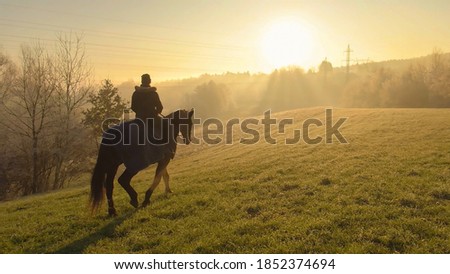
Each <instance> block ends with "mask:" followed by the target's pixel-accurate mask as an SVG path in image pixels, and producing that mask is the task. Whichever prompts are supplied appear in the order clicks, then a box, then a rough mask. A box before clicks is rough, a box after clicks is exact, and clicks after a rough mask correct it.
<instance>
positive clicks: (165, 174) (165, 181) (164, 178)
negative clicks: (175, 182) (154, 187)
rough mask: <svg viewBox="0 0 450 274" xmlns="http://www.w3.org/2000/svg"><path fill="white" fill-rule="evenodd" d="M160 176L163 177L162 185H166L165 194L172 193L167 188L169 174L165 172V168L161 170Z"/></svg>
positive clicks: (168, 187)
mask: <svg viewBox="0 0 450 274" xmlns="http://www.w3.org/2000/svg"><path fill="white" fill-rule="evenodd" d="M162 176H163V180H164V184H165V185H166V194H169V193H173V192H172V190H171V189H170V186H169V179H170V176H169V173H168V172H167V167H166V168H165V169H164V170H163V174H162Z"/></svg>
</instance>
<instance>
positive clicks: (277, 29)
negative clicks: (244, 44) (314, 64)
mask: <svg viewBox="0 0 450 274" xmlns="http://www.w3.org/2000/svg"><path fill="white" fill-rule="evenodd" d="M312 50H313V38H312V35H311V33H310V30H309V29H308V28H307V27H306V25H305V24H301V23H300V22H299V21H296V20H284V21H279V22H276V23H272V24H271V25H269V26H268V28H267V29H265V30H264V34H263V37H262V42H261V51H262V55H263V57H264V59H265V61H266V63H267V65H269V66H270V67H271V69H274V68H279V67H283V66H289V65H297V66H302V67H306V66H307V65H309V64H308V63H309V62H310V59H311V54H312Z"/></svg>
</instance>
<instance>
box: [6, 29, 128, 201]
mask: <svg viewBox="0 0 450 274" xmlns="http://www.w3.org/2000/svg"><path fill="white" fill-rule="evenodd" d="M57 38H58V39H57V43H56V45H55V48H56V51H53V53H52V54H50V53H49V51H48V50H47V49H46V48H44V47H43V46H42V45H41V44H40V43H36V44H34V45H23V46H22V48H21V52H20V56H19V61H18V62H14V61H13V60H12V59H11V58H10V57H9V56H7V55H6V54H4V53H1V52H0V106H1V108H0V115H1V119H0V163H1V165H0V198H8V197H14V196H17V195H29V194H34V193H40V192H46V191H49V190H55V189H61V188H63V187H65V186H67V185H68V184H69V183H70V181H71V180H72V179H74V178H78V177H79V176H80V174H81V173H85V172H88V171H90V169H91V168H92V163H90V162H89V161H88V159H89V157H92V156H93V155H94V154H95V144H96V139H98V137H99V135H100V136H101V130H100V129H99V127H101V126H102V121H103V120H104V119H105V117H106V115H110V116H109V117H120V116H121V115H122V112H123V109H125V108H126V102H124V101H123V100H122V99H121V98H120V96H119V95H118V93H117V89H116V88H115V87H114V86H113V85H112V83H111V81H110V80H105V81H103V85H102V87H101V88H100V89H99V90H97V91H96V88H97V85H96V84H95V83H94V81H93V73H92V66H90V64H89V62H88V60H87V58H86V55H85V48H84V44H83V42H82V37H81V36H77V35H72V34H67V35H59V36H58V37H57Z"/></svg>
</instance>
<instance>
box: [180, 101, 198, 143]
mask: <svg viewBox="0 0 450 274" xmlns="http://www.w3.org/2000/svg"><path fill="white" fill-rule="evenodd" d="M176 116H177V117H176V118H177V120H178V128H179V130H180V132H181V135H182V137H183V139H184V143H185V144H186V145H189V143H190V142H191V132H192V125H193V122H192V117H193V116H194V109H191V111H187V110H184V109H183V110H179V111H178V115H176Z"/></svg>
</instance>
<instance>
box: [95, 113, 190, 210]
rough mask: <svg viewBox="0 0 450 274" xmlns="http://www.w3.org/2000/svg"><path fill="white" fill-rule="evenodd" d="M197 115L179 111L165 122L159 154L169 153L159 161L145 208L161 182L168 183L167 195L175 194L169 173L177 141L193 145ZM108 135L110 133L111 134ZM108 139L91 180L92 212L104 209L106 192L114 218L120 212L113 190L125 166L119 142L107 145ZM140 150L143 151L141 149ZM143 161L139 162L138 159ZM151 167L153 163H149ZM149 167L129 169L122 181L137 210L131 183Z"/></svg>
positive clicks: (170, 115)
mask: <svg viewBox="0 0 450 274" xmlns="http://www.w3.org/2000/svg"><path fill="white" fill-rule="evenodd" d="M193 114H194V110H191V111H189V112H188V111H186V110H178V111H176V112H174V113H171V114H169V115H167V116H166V119H165V121H167V122H168V123H166V125H167V127H166V129H168V130H163V131H162V132H163V133H162V135H163V136H162V137H163V139H164V140H167V141H166V142H164V143H163V144H162V145H161V144H160V148H159V151H165V153H161V155H160V156H159V157H157V159H158V160H157V161H156V162H155V163H158V166H157V168H156V173H155V177H154V179H153V183H152V185H151V186H150V188H149V189H148V190H147V191H146V193H145V198H144V201H143V202H142V207H146V206H147V205H149V203H150V197H151V195H152V193H153V191H154V190H155V188H156V187H157V186H158V184H159V182H160V181H161V178H163V179H164V183H165V186H166V193H171V190H170V187H169V173H168V172H167V165H168V164H169V162H170V160H171V159H172V158H173V157H174V156H175V151H176V146H177V137H178V136H179V135H180V133H181V135H182V137H183V138H184V140H185V144H189V143H190V141H191V129H192V116H193ZM107 132H108V131H107ZM105 139H106V138H105V135H104V137H103V140H102V144H101V145H100V149H99V153H98V158H97V163H96V165H95V168H94V172H93V174H92V180H91V208H92V210H96V209H97V208H98V207H99V206H100V205H101V202H102V200H103V199H104V193H105V190H106V197H107V200H108V214H109V215H110V216H116V215H117V212H116V209H115V207H114V201H113V197H112V195H113V188H114V177H115V175H116V173H117V169H118V167H119V166H120V165H121V164H123V163H124V159H123V157H121V155H120V153H119V149H118V147H119V145H120V144H119V142H117V143H114V144H112V143H111V142H109V143H108V142H107V140H105ZM121 148H122V149H125V150H126V149H128V148H127V146H122V147H121ZM139 149H143V147H142V146H141V147H140V148H139ZM128 155H131V157H134V156H133V155H134V154H133V153H128ZM138 161H139V159H138ZM148 164H151V163H148ZM148 164H147V163H146V164H144V166H141V167H140V168H139V169H137V170H136V169H131V168H129V167H127V166H126V163H125V166H126V169H125V171H124V172H123V174H122V175H121V176H120V177H119V179H118V181H119V184H120V185H121V186H122V187H123V188H124V189H125V191H126V192H127V193H128V195H129V196H130V204H131V205H132V206H133V207H135V208H137V207H138V206H139V203H138V194H137V192H136V191H135V190H134V188H133V187H132V186H131V184H130V182H131V179H132V178H133V176H134V175H136V174H137V172H138V171H139V170H142V169H143V168H145V167H146V166H148Z"/></svg>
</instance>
